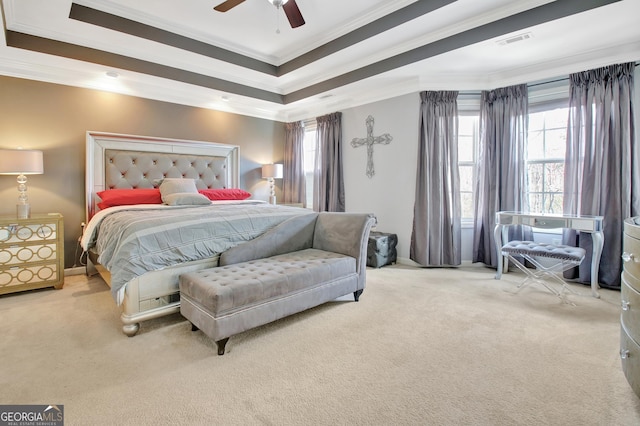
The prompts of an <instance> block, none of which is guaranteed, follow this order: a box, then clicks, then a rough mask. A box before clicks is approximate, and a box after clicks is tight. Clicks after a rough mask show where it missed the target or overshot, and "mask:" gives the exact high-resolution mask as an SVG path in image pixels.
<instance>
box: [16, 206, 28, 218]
mask: <svg viewBox="0 0 640 426" xmlns="http://www.w3.org/2000/svg"><path fill="white" fill-rule="evenodd" d="M16 214H17V216H18V219H29V218H30V217H31V206H30V205H29V204H16Z"/></svg>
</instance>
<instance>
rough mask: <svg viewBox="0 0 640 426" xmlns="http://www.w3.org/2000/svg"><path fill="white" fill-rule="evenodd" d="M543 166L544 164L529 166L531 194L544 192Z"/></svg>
mask: <svg viewBox="0 0 640 426" xmlns="http://www.w3.org/2000/svg"><path fill="white" fill-rule="evenodd" d="M543 166H544V164H535V163H534V164H529V165H528V166H527V169H528V178H529V192H542V190H543V183H544V179H543V175H542V173H543V170H544V169H543Z"/></svg>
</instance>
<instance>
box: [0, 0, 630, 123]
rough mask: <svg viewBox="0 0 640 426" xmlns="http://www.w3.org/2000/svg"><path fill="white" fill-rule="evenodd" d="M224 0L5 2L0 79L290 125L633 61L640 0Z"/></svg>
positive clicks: (17, 0)
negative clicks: (295, 16)
mask: <svg viewBox="0 0 640 426" xmlns="http://www.w3.org/2000/svg"><path fill="white" fill-rule="evenodd" d="M221 1H222V0H219V1H218V0H213V1H207V0H185V1H180V2H176V1H172V0H136V1H135V2H131V1H128V0H101V1H98V0H76V1H71V0H3V1H2V13H3V16H4V23H5V31H4V34H3V37H4V40H3V41H4V42H3V43H2V44H1V45H0V57H2V61H1V63H0V74H3V75H9V76H16V77H22V78H29V79H36V80H41V81H49V82H54V83H59V84H66V85H74V86H79V87H88V88H95V89H100V90H108V91H114V92H118V93H123V94H128V95H133V96H140V97H146V98H151V99H158V100H163V101H168V102H174V103H180V104H186V105H192V106H198V107H204V108H211V109H217V110H223V111H229V112H236V113H240V114H245V115H251V116H256V117H262V118H267V119H273V120H279V121H294V120H299V119H304V118H310V117H314V116H317V115H320V114H324V113H327V112H332V111H336V110H339V109H343V108H348V107H353V106H357V105H361V104H365V103H369V102H374V101H378V100H382V99H386V98H389V97H394V96H399V95H403V94H406V93H413V92H416V93H417V92H419V91H420V90H442V89H451V90H480V89H490V88H495V87H501V86H506V85H511V84H517V83H524V82H532V81H538V80H542V79H547V78H553V77H557V76H562V75H566V74H568V73H570V72H576V71H581V70H585V69H589V68H595V67H598V66H603V65H608V64H611V63H617V62H627V61H637V60H639V59H640V25H637V16H640V1H638V0H556V1H549V0H521V1H517V2H514V1H512V0H484V1H481V2H479V1H477V0H457V1H454V0H418V1H415V0H395V1H394V0H349V1H344V0H323V1H321V2H319V1H314V0H297V4H298V7H299V9H300V11H301V12H302V14H303V16H304V18H305V20H306V24H305V25H303V26H301V27H299V28H295V29H292V28H291V27H290V26H289V24H288V22H287V19H286V17H285V15H284V13H283V11H282V10H277V9H276V8H275V7H274V6H273V5H271V4H270V3H269V2H268V1H267V0H246V1H245V2H243V3H242V4H240V5H239V6H237V7H235V8H233V9H231V10H230V11H228V12H226V13H220V12H216V11H214V10H213V7H214V6H216V5H217V4H219V3H221ZM277 30H279V33H277V32H276V31H277ZM107 74H110V75H112V76H113V75H117V78H113V77H109V76H108V75H107Z"/></svg>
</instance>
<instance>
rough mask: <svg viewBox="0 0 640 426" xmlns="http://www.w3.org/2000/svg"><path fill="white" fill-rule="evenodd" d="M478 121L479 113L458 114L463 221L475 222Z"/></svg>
mask: <svg viewBox="0 0 640 426" xmlns="http://www.w3.org/2000/svg"><path fill="white" fill-rule="evenodd" d="M478 121H479V119H478V115H477V114H475V115H459V116H458V170H459V172H460V209H461V219H462V222H463V223H464V222H473V197H474V189H475V188H474V186H475V182H476V157H477V147H478Z"/></svg>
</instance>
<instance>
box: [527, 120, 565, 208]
mask: <svg viewBox="0 0 640 426" xmlns="http://www.w3.org/2000/svg"><path fill="white" fill-rule="evenodd" d="M568 114H569V109H568V108H552V109H547V110H542V111H538V112H533V113H529V134H528V143H527V158H526V164H527V178H528V183H529V211H532V212H543V213H556V214H561V213H562V198H563V189H564V158H565V153H566V141H567V117H568Z"/></svg>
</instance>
